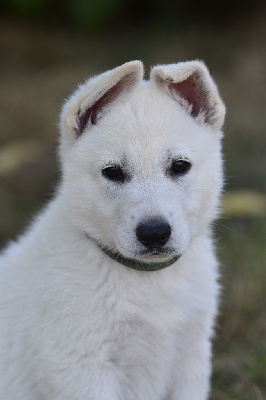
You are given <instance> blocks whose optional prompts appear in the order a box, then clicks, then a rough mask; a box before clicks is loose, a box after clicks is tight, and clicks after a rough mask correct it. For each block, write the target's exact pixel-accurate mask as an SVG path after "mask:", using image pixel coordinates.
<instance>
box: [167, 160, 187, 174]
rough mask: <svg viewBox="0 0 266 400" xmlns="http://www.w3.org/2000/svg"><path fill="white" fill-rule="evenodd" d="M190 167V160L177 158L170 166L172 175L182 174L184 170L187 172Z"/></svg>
mask: <svg viewBox="0 0 266 400" xmlns="http://www.w3.org/2000/svg"><path fill="white" fill-rule="evenodd" d="M190 168H191V164H190V162H188V161H186V160H177V161H173V163H172V167H171V173H172V174H173V175H183V174H185V173H186V172H188V171H189V170H190Z"/></svg>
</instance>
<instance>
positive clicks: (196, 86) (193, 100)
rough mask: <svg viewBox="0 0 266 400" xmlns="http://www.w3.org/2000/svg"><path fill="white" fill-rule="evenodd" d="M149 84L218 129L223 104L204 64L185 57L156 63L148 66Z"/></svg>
mask: <svg viewBox="0 0 266 400" xmlns="http://www.w3.org/2000/svg"><path fill="white" fill-rule="evenodd" d="M150 80H151V83H152V85H153V86H155V87H157V88H158V89H159V90H162V91H163V92H166V93H167V94H169V95H170V96H171V97H172V98H173V99H174V100H176V101H177V102H178V103H179V104H180V105H181V106H182V107H183V108H184V109H185V110H186V111H187V112H188V113H189V114H190V115H191V116H192V117H193V118H195V119H196V120H197V121H199V122H200V123H205V124H207V125H210V126H212V127H213V128H214V129H220V128H221V127H222V125H223V122H224V117H225V106H224V104H223V102H222V100H221V98H220V96H219V93H218V90H217V87H216V85H215V83H214V81H213V80H212V78H211V76H210V74H209V71H208V69H207V67H206V66H205V64H204V63H203V62H201V61H189V62H182V63H178V64H169V65H158V66H156V67H153V68H152V70H151V75H150Z"/></svg>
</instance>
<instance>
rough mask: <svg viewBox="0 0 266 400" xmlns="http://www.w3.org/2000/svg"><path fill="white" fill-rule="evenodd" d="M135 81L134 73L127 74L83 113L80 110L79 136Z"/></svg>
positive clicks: (77, 131)
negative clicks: (89, 123)
mask: <svg viewBox="0 0 266 400" xmlns="http://www.w3.org/2000/svg"><path fill="white" fill-rule="evenodd" d="M133 82H134V76H133V73H129V74H127V75H125V76H124V77H123V78H122V79H121V80H120V81H118V82H117V83H116V84H115V85H114V86H112V87H111V88H110V89H108V90H107V91H106V92H105V93H104V95H103V96H102V97H100V98H99V99H98V100H97V101H96V102H95V103H94V104H93V105H92V106H91V107H89V108H87V109H86V110H85V111H84V112H83V113H82V114H81V110H79V112H78V125H79V127H78V129H77V130H76V134H77V137H79V136H80V135H81V134H82V133H83V132H84V130H85V129H86V126H87V124H88V122H89V120H91V123H92V125H95V124H96V123H97V118H98V114H99V113H100V112H101V111H103V109H104V108H105V107H107V106H108V105H109V104H111V103H112V102H113V101H115V99H116V98H117V97H118V96H119V95H120V94H121V93H122V92H123V91H125V90H127V88H129V86H131V85H132V84H133Z"/></svg>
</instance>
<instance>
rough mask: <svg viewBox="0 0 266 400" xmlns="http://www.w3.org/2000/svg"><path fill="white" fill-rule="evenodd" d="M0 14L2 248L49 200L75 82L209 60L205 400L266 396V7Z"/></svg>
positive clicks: (53, 9)
mask: <svg viewBox="0 0 266 400" xmlns="http://www.w3.org/2000/svg"><path fill="white" fill-rule="evenodd" d="M0 13H1V16H0V55H1V56H0V87H1V90H0V246H1V247H3V246H4V245H5V244H6V243H7V242H8V241H9V240H10V239H12V238H14V237H16V236H17V234H18V233H20V232H22V230H23V227H24V226H25V225H27V224H28V222H29V221H30V220H31V218H32V216H33V215H34V214H35V213H36V212H38V211H39V209H40V208H41V207H42V205H43V204H45V202H47V200H49V199H50V198H51V197H52V194H53V191H54V188H55V187H56V184H57V182H58V179H59V172H58V171H59V168H58V163H57V158H56V145H57V138H58V129H57V123H58V114H59V112H60V108H61V105H62V102H63V100H64V98H66V97H67V96H68V95H69V94H70V93H71V91H72V90H73V89H74V88H75V87H76V86H77V84H78V83H79V82H82V81H84V80H85V78H87V77H88V76H90V75H92V74H96V73H98V72H101V71H104V70H106V69H109V68H113V67H115V66H117V65H119V64H122V63H124V62H126V61H129V60H134V59H141V60H143V61H144V63H145V65H146V69H147V71H148V70H149V68H150V66H151V65H154V64H156V63H172V62H178V61H185V60H191V59H195V58H198V59H203V60H204V61H205V62H206V64H207V65H208V67H209V68H210V70H211V73H212V75H213V76H214V77H215V80H216V81H217V83H218V86H219V89H220V92H221V94H222V97H223V99H224V101H225V103H226V106H227V118H226V123H225V128H224V130H225V139H224V151H225V167H226V187H225V199H224V213H223V216H222V217H221V219H220V220H219V221H217V223H216V224H215V228H216V243H217V251H218V253H219V257H220V260H221V272H222V277H221V282H222V285H223V287H224V289H223V291H222V301H221V313H220V317H219V320H218V323H217V335H216V339H215V355H214V373H213V392H212V396H211V399H212V400H224V399H228V400H238V399H239V400H240V399H241V400H262V399H266V265H265V264H266V246H265V239H266V196H265V193H266V168H265V166H266V160H265V153H266V132H265V131H266V117H265V110H266V3H265V2H264V1H253V2H248V1H246V2H245V1H243V0H242V1H240V0H232V1H229V0H224V1H223V2H213V1H210V0H203V1H201V2H197V1H195V0H190V1H189V2H188V1H183V2H182V1H181V2H178V1H170V0H165V1H164V2H156V1H151V0H142V1H140V0H136V1H134V0H128V1H123V0H98V1H95V0H92V1H89V0H65V1H63V0H59V1H56V2H52V1H51V0H2V1H1V4H0Z"/></svg>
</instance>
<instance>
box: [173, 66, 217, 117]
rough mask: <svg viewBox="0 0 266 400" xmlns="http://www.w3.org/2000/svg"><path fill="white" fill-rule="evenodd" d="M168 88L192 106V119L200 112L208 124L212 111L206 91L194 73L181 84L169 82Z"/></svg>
mask: <svg viewBox="0 0 266 400" xmlns="http://www.w3.org/2000/svg"><path fill="white" fill-rule="evenodd" d="M169 88H170V90H172V91H174V92H176V93H177V94H178V96H179V97H181V98H183V99H185V100H186V101H187V102H188V104H189V105H191V106H192V109H191V116H192V117H197V115H199V113H200V112H203V113H204V114H205V122H206V123H208V122H210V119H211V117H212V116H213V113H214V110H213V109H212V107H211V106H210V104H209V101H208V97H207V94H206V91H205V90H204V88H203V85H202V84H201V82H200V80H199V77H198V76H197V74H196V73H194V74H192V75H190V76H189V77H188V78H187V79H185V80H184V81H183V82H171V83H170V84H169Z"/></svg>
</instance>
